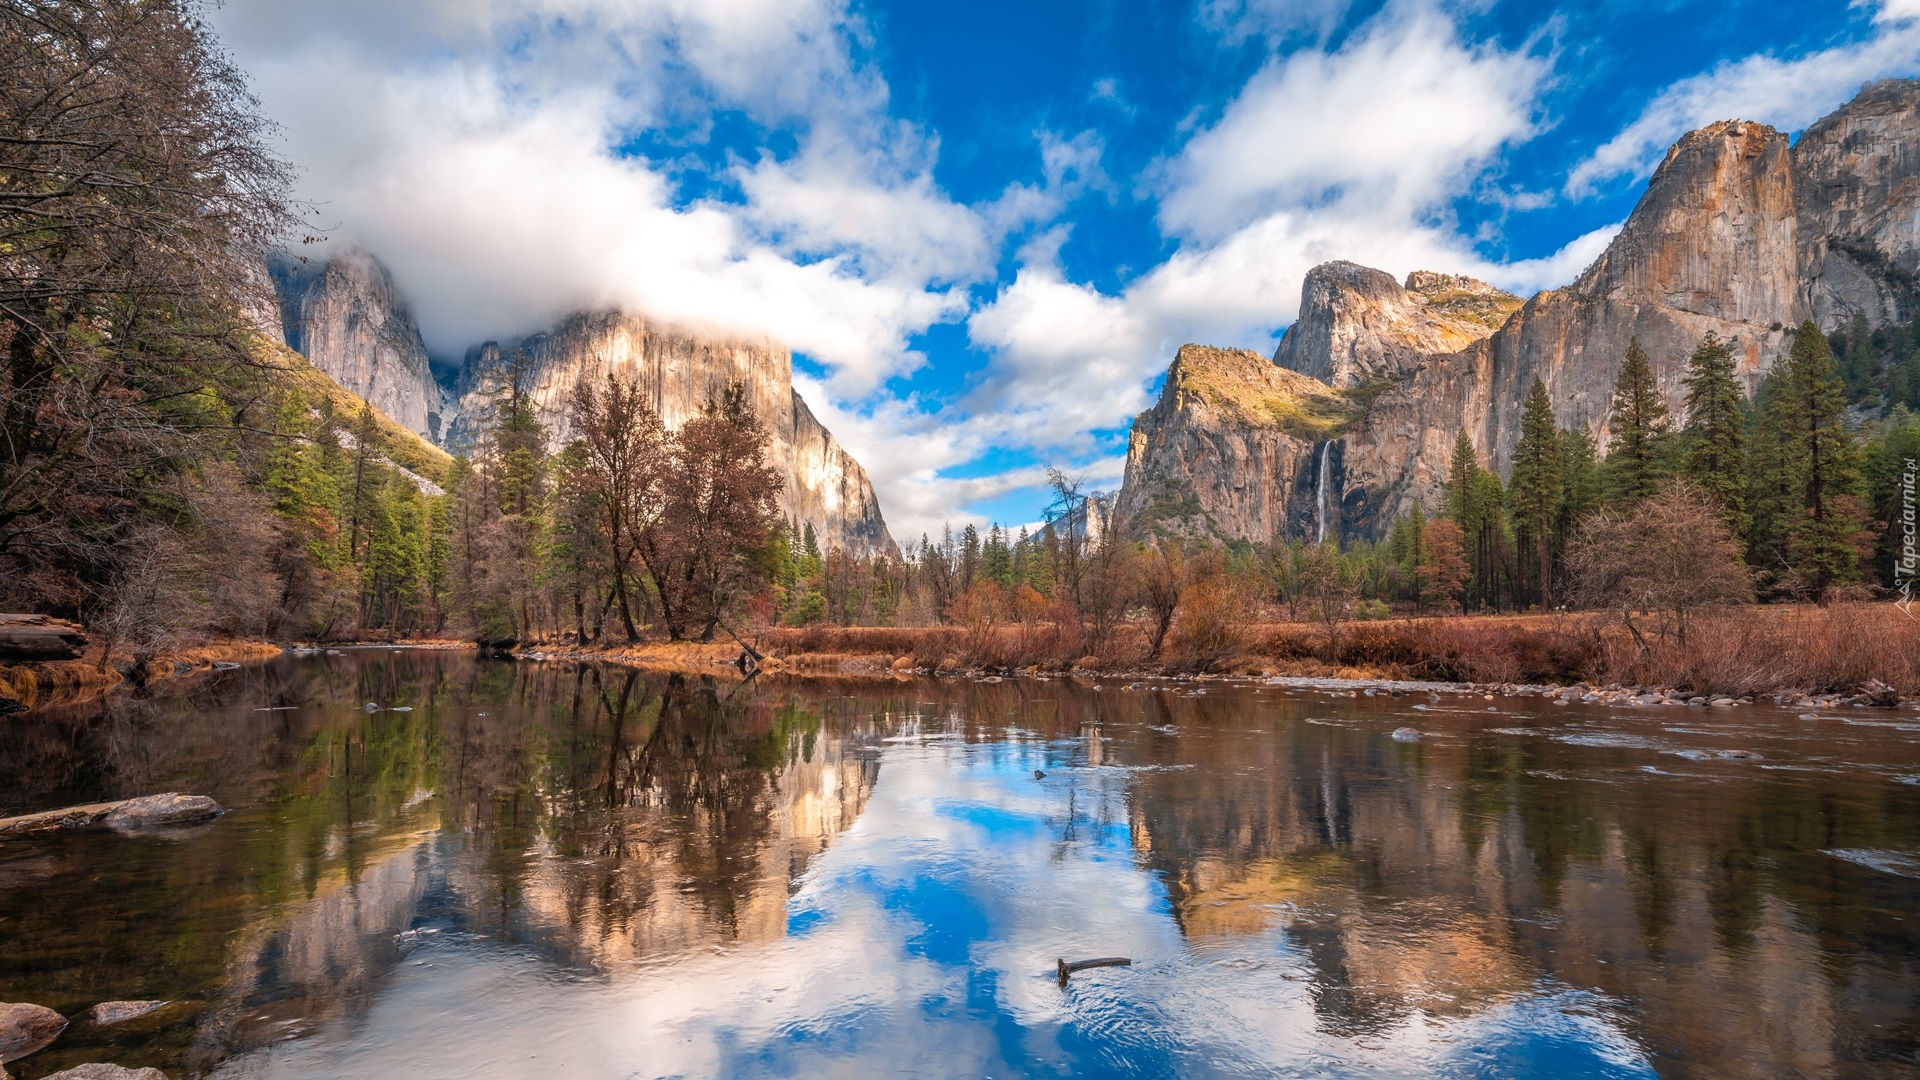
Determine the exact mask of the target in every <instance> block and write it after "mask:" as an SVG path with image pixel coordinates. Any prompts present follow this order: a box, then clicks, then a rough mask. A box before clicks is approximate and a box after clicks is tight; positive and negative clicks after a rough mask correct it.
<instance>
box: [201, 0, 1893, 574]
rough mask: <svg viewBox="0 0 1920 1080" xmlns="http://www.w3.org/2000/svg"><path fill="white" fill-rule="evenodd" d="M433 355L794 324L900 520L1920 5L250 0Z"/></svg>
mask: <svg viewBox="0 0 1920 1080" xmlns="http://www.w3.org/2000/svg"><path fill="white" fill-rule="evenodd" d="M213 21H214V24H215V26H216V28H217V29H218V30H219V31H220V32H221V33H222V35H223V37H224V39H225V40H226V41H227V43H228V44H229V46H230V48H232V50H233V51H234V54H235V56H236V58H237V59H238V60H239V61H240V63H241V65H242V66H243V67H245V68H246V69H247V70H248V71H249V72H250V73H251V74H252V75H253V77H254V80H255V85H256V88H257V89H258V91H259V93H260V96H261V99H262V102H263V105H264V107H265V109H266V111H267V112H268V113H269V115H271V116H273V117H274V118H275V119H276V120H278V121H279V122H280V123H281V124H282V126H283V130H284V133H285V137H286V149H287V153H288V155H289V157H291V158H292V159H293V160H294V161H295V163H296V164H297V165H299V166H300V167H301V168H302V170H303V180H302V189H303V194H304V195H305V196H306V197H308V198H310V199H312V200H314V201H315V202H317V203H319V204H320V205H321V207H322V213H323V216H325V217H326V218H327V224H329V225H332V226H334V232H335V235H336V236H337V237H338V238H340V239H341V240H342V241H346V240H352V241H357V242H359V243H361V244H363V245H364V246H366V247H367V248H368V249H370V250H372V251H373V252H374V253H375V254H376V255H379V256H380V257H381V258H382V259H383V260H384V261H386V262H387V263H388V264H389V265H390V266H391V267H392V268H393V270H394V273H395V276H396V279H397V280H398V282H399V284H400V286H401V288H402V290H403V291H405V293H406V294H407V295H408V297H409V298H410V299H411V300H412V302H413V304H414V306H415V309H416V312H417V314H418V316H419V318H420V322H421V325H422V329H423V331H424V332H425V334H426V335H427V339H428V344H429V347H430V349H432V350H433V351H434V352H435V353H436V354H440V355H458V354H459V353H460V352H461V351H462V350H463V349H464V348H465V347H466V346H467V345H469V344H471V343H474V342H477V341H479V340H482V339H484V338H486V337H491V336H500V335H506V334H513V333H518V332H525V331H527V330H530V329H533V328H536V327H538V326H540V325H543V324H544V323H546V322H547V321H549V320H551V319H552V318H553V317H554V316H556V315H558V314H561V313H564V312H566V311H568V310H574V309H578V308H581V307H588V306H595V307H598V306H623V307H627V308H631V309H634V310H640V311H645V312H647V313H649V314H652V315H654V316H656V317H660V318H666V319H673V320H679V321H682V322H686V323H688V324H690V325H694V326H701V327H709V328H712V329H714V330H717V331H725V332H729V333H734V334H742V335H753V336H760V335H764V336H767V337H771V338H773V339H775V340H778V341H781V342H784V343H786V344H788V345H790V346H791V347H792V348H793V349H794V352H795V355H796V367H797V371H798V375H799V385H800V386H801V388H802V391H803V392H804V393H805V394H806V396H807V398H808V400H809V402H810V404H811V405H812V406H813V408H814V409H815V411H816V412H817V413H818V414H820V415H821V417H822V419H823V420H825V421H826V422H827V423H828V425H829V426H830V427H832V428H833V429H834V430H835V432H836V433H838V434H839V435H840V437H841V439H842V440H843V441H844V442H845V443H846V444H847V445H848V446H849V447H850V448H851V449H853V450H854V451H855V453H856V454H857V455H858V456H859V457H860V458H861V460H862V461H863V462H864V463H865V464H866V465H867V467H868V469H869V471H870V472H871V473H872V475H873V478H874V481H875V484H876V486H877V487H878V489H879V492H880V497H881V505H882V508H883V510H884V511H885V513H886V515H887V518H888V521H889V523H890V524H891V525H892V526H893V529H894V531H895V534H896V536H898V537H899V538H900V539H902V540H903V541H904V540H908V539H910V538H913V537H917V536H918V535H919V533H920V532H922V531H923V530H926V531H937V529H938V526H939V524H940V523H941V522H942V521H945V520H952V521H954V522H955V524H956V525H957V524H959V523H960V522H962V521H966V520H974V521H980V522H985V521H987V520H999V521H1002V522H1009V523H1019V522H1025V521H1032V520H1034V519H1035V518H1036V517H1037V516H1038V515H1039V512H1040V510H1041V507H1042V506H1043V505H1044V503H1045V501H1046V500H1045V496H1044V494H1043V493H1042V492H1041V491H1040V490H1039V488H1038V486H1037V481H1038V479H1039V472H1040V469H1041V467H1042V466H1043V465H1045V464H1047V463H1055V464H1059V465H1061V466H1063V467H1067V468H1069V469H1070V470H1074V471H1082V472H1085V473H1086V475H1087V477H1088V480H1089V483H1090V484H1092V485H1093V486H1095V487H1115V486H1117V485H1118V484H1119V481H1120V466H1121V461H1122V459H1123V458H1124V454H1125V446H1126V433H1127V425H1128V422H1129V421H1130V418H1131V416H1132V414H1133V413H1134V412H1136V411H1138V410H1139V409H1142V408H1145V407H1147V406H1148V405H1150V404H1151V403H1152V400H1153V397H1154V394H1155V393H1156V392H1157V389H1158V378H1159V376H1160V375H1161V373H1163V372H1164V371H1165V368H1166V365H1167V363H1168V362H1169V361H1170V360H1171V358H1172V355H1173V350H1174V349H1175V348H1177V347H1178V346H1179V345H1180V344H1181V343H1182V342H1185V341H1203V342H1207V343H1210V344H1217V345H1237V346H1245V347H1249V348H1255V349H1259V350H1261V351H1263V352H1270V351H1271V350H1272V348H1273V344H1274V342H1275V341H1276V340H1277V338H1278V334H1279V332H1280V331H1281V330H1282V329H1284V327H1285V326H1286V324H1287V323H1288V322H1289V321H1291V319H1292V318H1293V315H1294V311H1295V308H1296V306H1297V304H1298V300H1299V288H1300V279H1301V276H1302V275H1303V274H1304V272H1305V271H1306V269H1307V268H1308V267H1310V266H1312V265H1314V264H1315V263H1318V262H1321V261H1325V260H1327V259H1334V258H1348V259H1352V260H1354V261H1357V262H1363V263H1367V264H1370V265H1375V266H1379V267H1381V268H1382V269H1386V270H1389V271H1392V272H1394V273H1395V274H1404V273H1406V272H1407V271H1409V270H1413V269H1436V270H1449V271H1456V272H1467V273H1473V274H1476V275H1479V276H1481V277H1485V278H1487V279H1488V280H1491V281H1494V282H1495V283H1497V284H1501V285H1503V286H1506V287H1508V288H1511V289H1514V290H1515V291H1519V292H1522V293H1530V292H1531V291H1533V290H1535V289H1538V288H1542V287H1550V286H1553V285H1558V284H1563V283H1565V282H1566V281H1567V280H1570V279H1571V278H1572V277H1573V276H1574V275H1575V274H1577V273H1578V272H1579V270H1580V269H1582V268H1583V267H1584V266H1585V264H1586V263H1587V262H1588V261H1589V260H1590V259H1591V258H1592V257H1593V256H1594V255H1595V254H1597V253H1598V251H1599V250H1600V248H1601V247H1602V246H1603V245H1604V243H1605V241H1606V239H1607V237H1608V236H1610V235H1611V230H1612V229H1614V228H1615V227H1617V225H1618V223H1619V222H1620V221H1621V220H1622V219H1624V218H1625V217H1626V215H1627V213H1628V212H1629V211H1630V210H1631V209H1632V206H1633V203H1634V200H1635V199H1636V198H1637V197H1638V194H1639V192H1640V191H1641V190H1642V188H1643V187H1644V184H1645V180H1646V177H1647V175H1648V174H1649V173H1650V172H1651V170H1652V168H1653V167H1654V166H1655V165H1657V163H1658V161H1659V159H1660V156H1661V154H1663V153H1664V151H1665V149H1666V147H1667V146H1668V145H1669V144H1670V143H1671V142H1672V140H1673V139H1674V138H1676V137H1677V136H1678V135H1680V134H1682V133H1684V132H1685V131H1686V130H1688V129H1689V128H1692V127H1696V126H1699V125H1700V124H1702V123H1706V122H1709V121H1711V120H1714V119H1728V118H1735V117H1738V118H1742V119H1749V120H1759V121H1763V122H1767V123H1772V124H1774V125H1775V126H1778V127H1781V128H1783V129H1786V130H1790V131H1797V130H1798V129H1800V128H1802V127H1804V126H1805V125H1806V124H1808V123H1810V122H1811V121H1812V120H1814V119H1816V118H1818V117H1819V116H1820V115H1823V114H1824V113H1826V112H1828V111H1830V110H1831V109H1832V108H1834V107H1836V106H1837V105H1839V104H1841V103H1842V102H1844V101H1845V100H1846V99H1847V98H1849V97H1851V96H1852V94H1853V93H1854V92H1855V91H1856V90H1857V89H1858V87H1859V86H1860V85H1861V84H1862V83H1864V82H1866V81H1870V80H1872V79H1875V78H1881V77H1886V76H1894V75H1902V76H1911V75H1915V74H1920V0H1887V2H1883V3H1876V4H1855V5H1852V6H1848V5H1844V4H1838V3H1824V4H1812V3H1808V4H1791V3H1777V2H1776V3H1719V4H1688V3H1622V2H1609V0H1599V2H1593V3H1582V4H1574V5H1567V6H1564V7H1559V8H1548V7H1544V6H1541V5H1539V4H1537V3H1518V2H1509V3H1493V4H1487V3H1469V4H1445V3H1433V2H1409V3H1397V2H1396V3H1384V4H1382V3H1359V4H1346V3H1340V2H1338V0H1307V2H1303V3H1283V2H1277V0H1184V2H1172V0H1169V2H1162V3H1153V2H1148V0H1066V2H1059V3H1044V2H1025V3H1015V2H1010V0H975V2H971V3H964V4H963V3H926V2H921V3H879V2H860V0H416V2H414V3H396V2H393V0H337V2H335V3H331V4H327V5H313V4H290V3H285V2H279V0H231V2H230V3H229V4H228V5H227V6H225V7H223V8H221V9H218V10H216V11H215V12H214V13H213Z"/></svg>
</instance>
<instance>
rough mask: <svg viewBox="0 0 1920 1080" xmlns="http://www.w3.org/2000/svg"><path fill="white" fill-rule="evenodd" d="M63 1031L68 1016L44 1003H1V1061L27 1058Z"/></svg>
mask: <svg viewBox="0 0 1920 1080" xmlns="http://www.w3.org/2000/svg"><path fill="white" fill-rule="evenodd" d="M65 1030H67V1018H66V1017H64V1016H61V1015H60V1014H59V1013H57V1012H54V1011H53V1010H52V1009H49V1008H47V1007H45V1006H43V1005H29V1004H26V1003H24V1002H10V1003H0V1062H6V1061H16V1060H18V1059H20V1058H23V1057H26V1056H27V1055H28V1054H31V1053H33V1052H34V1051H35V1050H38V1049H40V1048H41V1047H43V1046H45V1045H47V1044H48V1043H50V1042H52V1041H53V1040H55V1039H57V1038H59V1037H60V1033H61V1032H63V1031H65Z"/></svg>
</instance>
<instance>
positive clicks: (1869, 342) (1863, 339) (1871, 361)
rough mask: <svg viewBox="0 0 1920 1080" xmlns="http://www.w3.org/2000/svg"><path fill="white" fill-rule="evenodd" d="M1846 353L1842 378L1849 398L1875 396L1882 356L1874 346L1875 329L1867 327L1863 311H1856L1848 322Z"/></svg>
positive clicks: (1858, 398)
mask: <svg viewBox="0 0 1920 1080" xmlns="http://www.w3.org/2000/svg"><path fill="white" fill-rule="evenodd" d="M1845 355H1846V360H1845V363H1844V364H1842V365H1841V369H1840V380H1841V382H1842V384H1844V387H1845V390H1844V393H1845V395H1846V398H1847V400H1849V401H1866V400H1867V399H1869V398H1871V397H1874V396H1875V388H1874V384H1873V381H1874V376H1875V375H1877V374H1878V373H1879V369H1880V358H1879V356H1878V355H1877V354H1876V353H1875V351H1874V348H1873V331H1872V330H1870V329H1868V328H1867V317H1866V315H1865V314H1864V313H1862V312H1858V311H1856V312H1854V313H1853V318H1852V319H1851V320H1849V321H1848V323H1847V336H1846V354H1845Z"/></svg>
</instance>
